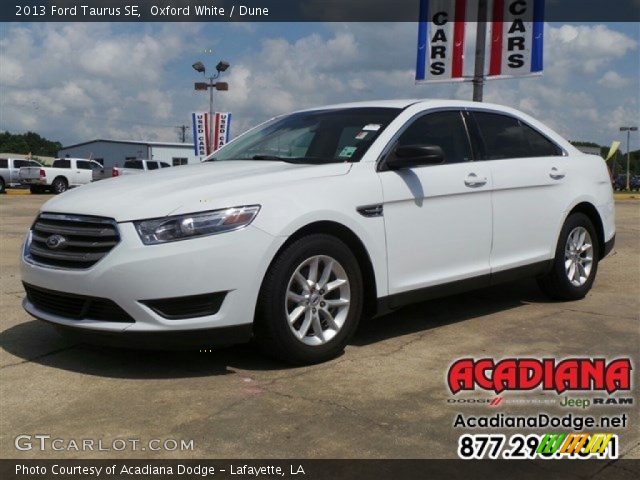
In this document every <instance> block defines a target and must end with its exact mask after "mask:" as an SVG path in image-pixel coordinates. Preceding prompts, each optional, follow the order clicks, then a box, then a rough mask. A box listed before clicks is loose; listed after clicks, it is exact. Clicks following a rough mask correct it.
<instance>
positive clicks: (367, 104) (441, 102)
mask: <svg viewBox="0 0 640 480" xmlns="http://www.w3.org/2000/svg"><path fill="white" fill-rule="evenodd" d="M417 104H420V105H422V106H424V107H425V108H439V107H454V108H472V107H473V108H488V109H492V110H493V109H495V110H502V111H505V112H508V111H514V110H512V109H510V108H509V107H505V106H503V105H497V104H493V103H485V102H471V101H468V100H453V99H432V98H409V99H397V100H370V101H363V102H350V103H338V104H333V105H324V106H318V107H312V108H307V109H303V110H299V111H301V112H308V111H314V110H332V109H340V108H407V107H409V106H411V105H417Z"/></svg>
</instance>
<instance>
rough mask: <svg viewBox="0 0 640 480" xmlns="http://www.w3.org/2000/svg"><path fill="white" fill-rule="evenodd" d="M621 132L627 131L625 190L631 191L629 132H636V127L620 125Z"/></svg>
mask: <svg viewBox="0 0 640 480" xmlns="http://www.w3.org/2000/svg"><path fill="white" fill-rule="evenodd" d="M620 131H621V132H627V191H631V188H630V187H631V147H630V146H629V145H630V142H631V132H637V131H638V127H635V126H634V127H620Z"/></svg>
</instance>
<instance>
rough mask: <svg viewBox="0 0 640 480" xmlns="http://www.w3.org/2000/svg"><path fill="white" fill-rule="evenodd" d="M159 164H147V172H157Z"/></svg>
mask: <svg viewBox="0 0 640 480" xmlns="http://www.w3.org/2000/svg"><path fill="white" fill-rule="evenodd" d="M157 169H158V162H147V170H157Z"/></svg>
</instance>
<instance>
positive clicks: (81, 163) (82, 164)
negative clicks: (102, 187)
mask: <svg viewBox="0 0 640 480" xmlns="http://www.w3.org/2000/svg"><path fill="white" fill-rule="evenodd" d="M76 165H77V166H78V168H79V169H80V170H91V162H89V161H87V160H78V162H77V163H76Z"/></svg>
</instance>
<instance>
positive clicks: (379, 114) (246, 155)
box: [208, 107, 400, 163]
mask: <svg viewBox="0 0 640 480" xmlns="http://www.w3.org/2000/svg"><path fill="white" fill-rule="evenodd" d="M398 113H400V109H397V108H365V107H363V108H338V109H329V110H312V111H308V112H298V113H294V114H291V115H287V116H285V117H279V118H276V119H274V120H271V121H269V122H267V123H265V124H264V125H262V126H260V127H258V128H257V129H255V130H253V131H251V132H249V133H247V134H245V135H242V136H241V137H239V138H238V139H236V140H234V141H233V142H231V143H229V144H228V145H225V146H224V147H222V148H221V149H220V150H218V151H217V152H215V153H214V154H213V155H212V158H209V159H208V161H222V160H265V161H274V160H280V161H288V162H292V163H331V162H357V161H358V160H360V159H361V158H362V156H363V155H364V154H365V152H366V151H367V149H368V148H369V147H370V146H371V144H372V143H373V141H374V140H375V139H376V138H377V137H378V135H380V133H381V132H382V131H383V130H384V129H385V127H386V126H387V125H389V123H390V122H391V121H392V120H393V119H394V118H395V117H396V116H397V115H398Z"/></svg>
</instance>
